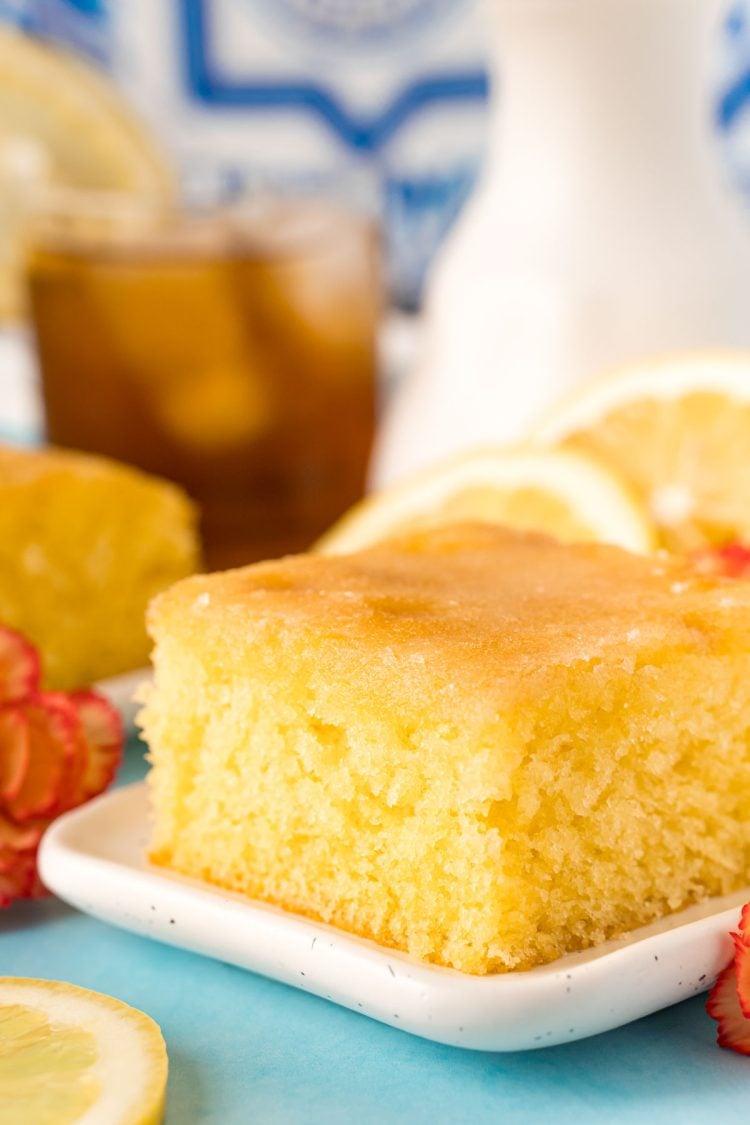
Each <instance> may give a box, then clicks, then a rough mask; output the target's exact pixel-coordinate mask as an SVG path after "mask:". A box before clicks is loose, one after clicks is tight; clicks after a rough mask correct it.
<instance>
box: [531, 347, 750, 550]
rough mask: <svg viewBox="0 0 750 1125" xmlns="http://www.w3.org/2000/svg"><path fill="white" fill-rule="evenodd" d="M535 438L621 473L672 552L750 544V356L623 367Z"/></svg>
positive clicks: (702, 356) (702, 355) (701, 355)
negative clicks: (584, 454)
mask: <svg viewBox="0 0 750 1125" xmlns="http://www.w3.org/2000/svg"><path fill="white" fill-rule="evenodd" d="M535 438H536V439H537V441H539V442H541V443H543V444H545V445H555V446H562V447H563V448H565V449H570V450H575V451H578V452H583V453H586V454H590V455H593V456H595V457H597V458H598V459H599V460H600V461H601V462H603V463H604V464H605V465H607V466H608V467H609V468H610V469H612V471H613V472H616V473H617V474H618V475H619V476H621V477H622V479H623V480H625V481H626V482H627V483H628V484H629V486H630V487H631V489H632V490H633V492H634V493H635V495H636V496H637V497H638V498H639V499H640V500H641V503H642V504H643V505H644V507H645V508H646V509H647V510H648V512H649V513H650V515H651V517H652V519H653V521H654V523H655V524H656V526H657V528H658V531H659V537H660V541H661V544H662V545H663V546H665V547H667V548H669V549H671V550H674V551H678V552H685V551H694V550H699V549H700V548H702V547H705V546H711V545H717V544H719V545H720V544H723V543H727V542H734V541H744V542H750V457H748V451H749V450H750V352H749V353H741V352H737V353H734V352H711V353H706V352H698V353H693V354H690V355H685V356H669V357H665V358H661V359H659V360H655V361H653V362H651V363H648V364H641V365H639V366H637V367H632V368H627V369H623V370H621V371H618V372H616V373H615V374H613V375H611V376H609V377H608V378H606V379H605V380H603V381H600V382H597V383H595V384H594V385H593V386H592V387H590V388H589V389H588V390H585V391H584V392H583V393H581V394H579V395H578V396H577V397H576V398H575V399H573V400H572V401H570V402H569V403H568V404H567V405H564V406H562V407H561V408H558V409H557V410H556V411H555V412H554V414H551V415H550V416H549V417H548V418H547V419H546V420H545V421H544V422H543V423H542V424H541V426H540V427H539V428H538V430H537V432H536V434H535Z"/></svg>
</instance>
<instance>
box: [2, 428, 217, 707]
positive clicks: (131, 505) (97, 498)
mask: <svg viewBox="0 0 750 1125" xmlns="http://www.w3.org/2000/svg"><path fill="white" fill-rule="evenodd" d="M195 523H196V517H195V511H194V508H193V505H192V504H191V503H190V501H189V500H188V499H187V497H186V496H185V495H184V493H183V492H182V491H181V490H180V489H178V488H176V487H175V486H174V485H172V484H169V483H167V482H166V481H163V480H159V479H157V478H156V477H149V476H146V475H145V474H144V473H141V472H138V471H137V470H136V469H131V468H129V467H128V466H126V465H121V464H119V463H117V462H115V461H109V460H106V459H104V458H102V457H91V456H87V455H85V454H82V453H70V452H68V451H66V450H60V449H45V450H34V451H30V450H22V449H13V448H10V447H0V623H2V624H4V625H9V626H11V627H12V628H14V629H18V630H20V631H21V632H22V633H24V634H25V635H26V636H27V637H28V638H29V640H31V641H33V643H34V644H35V645H37V646H38V647H39V649H40V650H41V654H42V664H43V668H44V676H45V683H46V686H48V687H54V688H75V687H82V686H83V685H85V684H88V683H91V682H92V681H93V680H98V679H103V678H105V677H107V676H114V675H117V674H118V673H119V672H127V671H129V670H131V669H134V668H139V667H142V666H143V665H144V664H146V663H147V662H148V653H149V642H148V637H147V635H146V626H145V613H146V606H147V604H148V602H149V600H150V598H152V597H153V596H154V594H156V593H158V591H159V590H163V589H164V588H165V587H167V586H169V585H170V584H171V583H172V582H175V581H176V580H177V579H178V578H182V577H184V576H185V575H186V574H190V573H191V572H192V571H193V570H195V569H196V567H197V565H198V554H199V552H198V540H197V533H196V529H195Z"/></svg>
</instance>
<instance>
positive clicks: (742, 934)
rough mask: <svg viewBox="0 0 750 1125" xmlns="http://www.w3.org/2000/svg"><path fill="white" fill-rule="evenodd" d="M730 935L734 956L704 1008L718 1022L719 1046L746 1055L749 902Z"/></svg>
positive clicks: (749, 1037) (749, 1040)
mask: <svg viewBox="0 0 750 1125" xmlns="http://www.w3.org/2000/svg"><path fill="white" fill-rule="evenodd" d="M731 937H732V941H733V942H734V957H733V959H732V960H731V961H730V962H729V964H728V965H727V967H726V968H725V969H723V970H722V972H721V973H720V974H719V977H718V979H717V981H716V984H715V985H714V987H713V988H712V989H711V992H710V993H709V996H708V1000H707V1002H706V1011H707V1012H708V1014H709V1016H711V1018H712V1019H715V1020H716V1021H717V1022H718V1024H719V1032H718V1037H717V1042H718V1044H719V1046H720V1047H728V1048H729V1049H730V1050H731V1051H737V1053H738V1054H740V1055H750V903H748V905H747V906H745V907H743V910H742V917H741V918H740V924H739V929H738V932H737V933H733V934H732V935H731Z"/></svg>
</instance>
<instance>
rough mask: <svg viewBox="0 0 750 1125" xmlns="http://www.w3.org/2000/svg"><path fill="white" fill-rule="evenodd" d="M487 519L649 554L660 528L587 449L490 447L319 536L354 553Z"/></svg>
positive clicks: (323, 545)
mask: <svg viewBox="0 0 750 1125" xmlns="http://www.w3.org/2000/svg"><path fill="white" fill-rule="evenodd" d="M460 520H479V521H482V522H485V523H503V524H508V525H510V526H512V527H517V528H524V529H529V530H537V531H546V532H548V533H549V534H550V535H554V536H556V537H557V538H558V539H561V540H564V541H566V542H587V541H595V542H605V543H615V544H617V545H619V546H621V547H625V548H627V549H628V550H631V551H639V552H647V551H649V550H650V549H651V548H652V546H653V543H654V536H653V529H652V528H651V526H650V524H649V521H648V519H647V518H646V517H645V516H644V515H643V513H642V512H641V510H640V508H639V506H638V504H637V503H635V502H634V501H633V500H632V498H631V497H630V496H629V494H628V490H627V488H626V487H624V486H622V485H621V484H620V483H619V481H618V480H617V478H616V477H615V476H613V475H612V474H610V473H609V472H608V471H607V470H606V469H603V468H602V467H601V466H600V465H598V464H597V463H596V461H594V460H593V459H592V458H590V457H586V456H583V455H579V454H574V453H567V452H559V451H554V450H551V451H546V450H545V451H540V450H505V449H485V450H478V451H476V452H474V453H471V454H468V455H464V456H462V457H459V458H455V459H452V460H450V461H446V462H444V463H442V464H440V465H438V466H435V467H434V468H431V469H429V470H428V471H426V472H422V473H420V474H419V475H417V476H414V477H412V478H411V479H409V480H407V481H405V482H404V483H402V484H399V485H397V486H396V487H394V488H390V489H387V490H386V491H383V492H379V493H376V494H374V495H373V496H370V497H368V498H367V499H365V500H363V501H362V502H361V503H360V504H358V505H356V507H354V508H352V510H351V511H350V512H349V513H348V514H347V515H345V516H344V517H343V518H342V519H341V520H340V521H339V522H338V523H337V524H335V525H334V527H333V528H332V529H331V530H330V531H329V532H328V533H327V534H326V535H325V536H324V537H323V538H322V539H321V540H320V541H319V543H318V544H317V550H319V551H320V552H322V553H323V554H347V553H349V552H351V551H358V550H360V549H361V548H363V547H368V546H370V545H371V544H373V543H377V542H380V541H381V540H383V539H387V538H390V537H391V536H393V535H397V534H399V533H400V532H402V531H411V530H415V529H418V528H423V527H432V526H436V525H439V524H445V523H452V522H455V521H460Z"/></svg>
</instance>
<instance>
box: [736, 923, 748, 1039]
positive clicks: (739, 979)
mask: <svg viewBox="0 0 750 1125" xmlns="http://www.w3.org/2000/svg"><path fill="white" fill-rule="evenodd" d="M732 940H733V941H734V975H735V980H736V984H737V998H738V1000H739V1002H740V1008H741V1010H742V1014H743V1016H745V1017H746V1018H750V946H747V945H746V944H745V941H744V939H743V937H742V935H741V934H732Z"/></svg>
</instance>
